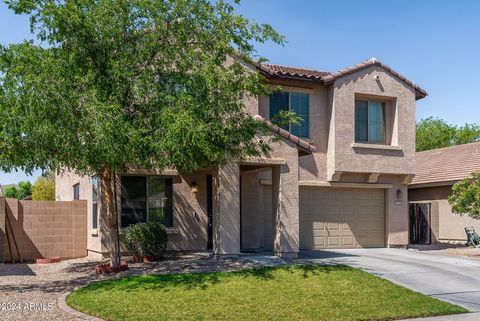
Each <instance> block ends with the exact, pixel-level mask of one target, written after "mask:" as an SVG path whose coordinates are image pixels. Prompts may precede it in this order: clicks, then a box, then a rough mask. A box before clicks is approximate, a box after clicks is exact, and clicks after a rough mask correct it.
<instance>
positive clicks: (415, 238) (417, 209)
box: [409, 203, 431, 245]
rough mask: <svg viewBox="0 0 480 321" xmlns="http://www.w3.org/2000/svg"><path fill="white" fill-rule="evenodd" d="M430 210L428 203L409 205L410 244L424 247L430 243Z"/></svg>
mask: <svg viewBox="0 0 480 321" xmlns="http://www.w3.org/2000/svg"><path fill="white" fill-rule="evenodd" d="M430 208H431V206H430V204H429V203H410V205H409V219H410V228H409V239H410V240H409V241H410V244H420V245H425V244H430V243H431V231H430Z"/></svg>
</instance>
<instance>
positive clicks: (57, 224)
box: [0, 198, 87, 263]
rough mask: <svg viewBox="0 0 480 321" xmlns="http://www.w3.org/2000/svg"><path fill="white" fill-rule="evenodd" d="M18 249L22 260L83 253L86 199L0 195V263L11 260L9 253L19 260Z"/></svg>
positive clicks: (85, 239) (84, 252) (85, 244)
mask: <svg viewBox="0 0 480 321" xmlns="http://www.w3.org/2000/svg"><path fill="white" fill-rule="evenodd" d="M12 232H13V233H12ZM12 235H13V236H14V238H13V237H12ZM7 236H8V238H7ZM14 239H15V242H16V246H15V242H14ZM9 241H10V245H9ZM17 248H18V252H19V254H20V257H21V258H22V260H23V262H24V263H30V262H32V261H34V260H35V259H38V258H52V257H60V258H61V259H71V258H78V257H83V256H86V255H87V201H81V200H76V201H68V202H59V201H31V200H17V199H8V198H7V199H6V198H0V263H2V262H6V263H8V262H10V261H11V254H12V255H13V258H14V260H15V262H16V263H18V262H19V258H18V253H17Z"/></svg>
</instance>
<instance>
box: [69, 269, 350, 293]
mask: <svg viewBox="0 0 480 321" xmlns="http://www.w3.org/2000/svg"><path fill="white" fill-rule="evenodd" d="M282 271H283V272H287V273H301V274H302V276H303V278H305V279H306V278H309V277H314V276H317V275H320V274H325V273H331V272H339V271H344V272H351V271H355V269H354V268H352V267H349V266H346V265H297V266H291V265H282V266H277V267H262V268H255V269H248V270H240V271H233V272H207V273H205V272H200V273H198V272H197V273H178V274H167V275H144V276H131V277H125V278H121V279H116V280H105V281H100V282H95V283H92V284H90V285H88V286H86V287H84V288H81V289H79V290H78V291H79V292H83V291H87V292H90V291H100V292H102V291H110V290H113V289H114V290H119V291H126V292H129V291H137V290H146V291H151V290H162V291H169V290H172V289H183V290H187V291H188V290H198V289H201V290H207V289H208V288H209V287H210V286H214V285H216V284H219V283H221V282H226V281H228V280H229V279H231V278H237V279H243V278H245V279H252V278H254V279H256V280H255V282H261V281H270V280H275V279H276V278H277V277H278V278H279V279H280V278H282V276H279V275H278V274H277V272H282Z"/></svg>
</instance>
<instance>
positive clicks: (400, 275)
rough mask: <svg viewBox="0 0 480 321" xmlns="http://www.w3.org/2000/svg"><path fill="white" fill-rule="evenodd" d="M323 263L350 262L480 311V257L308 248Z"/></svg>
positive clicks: (309, 255)
mask: <svg viewBox="0 0 480 321" xmlns="http://www.w3.org/2000/svg"><path fill="white" fill-rule="evenodd" d="M301 256H302V257H303V258H305V259H307V258H308V259H313V260H315V261H318V262H319V263H335V264H346V265H350V266H353V267H357V268H360V269H362V270H365V271H367V272H370V273H372V274H375V275H378V276H380V277H382V278H384V279H387V280H390V281H392V282H394V283H397V284H400V285H403V286H405V287H407V288H410V289H412V290H414V291H418V292H421V293H423V294H427V295H430V296H432V297H435V298H438V299H441V300H444V301H447V302H450V303H453V304H456V305H460V306H462V307H465V308H466V309H468V310H470V311H472V312H479V311H480V260H479V259H472V258H467V257H458V256H446V255H438V254H428V253H426V252H418V251H408V250H400V249H355V250H328V251H327V250H325V251H304V252H302V254H301Z"/></svg>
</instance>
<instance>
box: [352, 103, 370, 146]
mask: <svg viewBox="0 0 480 321" xmlns="http://www.w3.org/2000/svg"><path fill="white" fill-rule="evenodd" d="M367 110H368V109H367V102H366V101H357V102H356V104H355V141H357V142H366V141H368V126H367V119H368V114H367Z"/></svg>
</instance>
